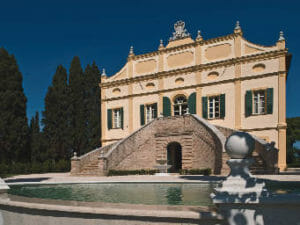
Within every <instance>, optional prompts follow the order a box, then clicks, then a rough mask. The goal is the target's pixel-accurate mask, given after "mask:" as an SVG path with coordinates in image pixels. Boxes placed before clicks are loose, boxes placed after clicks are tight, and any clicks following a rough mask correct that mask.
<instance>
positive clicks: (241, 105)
mask: <svg viewBox="0 0 300 225" xmlns="http://www.w3.org/2000/svg"><path fill="white" fill-rule="evenodd" d="M178 24H179V25H178ZM178 24H177V25H178V26H179V28H178V27H177V30H176V25H175V30H176V31H175V33H176V32H177V33H178V36H176V35H177V34H174V36H173V38H171V40H170V41H169V43H168V44H167V45H166V46H163V44H162V42H161V43H160V45H159V47H158V50H157V51H155V52H151V53H146V54H142V55H134V53H133V49H131V51H130V53H129V56H128V59H127V63H126V65H125V66H124V67H123V68H122V69H121V70H120V71H119V72H118V73H116V74H114V75H113V76H109V77H107V76H102V79H101V84H100V86H101V90H102V91H101V93H102V99H101V101H102V104H101V106H102V140H101V141H102V144H103V145H107V144H109V143H112V142H115V141H117V140H120V139H122V138H124V137H126V136H128V135H130V134H131V133H132V132H133V131H135V130H137V129H139V128H140V127H141V126H142V125H141V123H140V117H141V114H140V113H141V112H140V105H148V104H153V103H157V115H158V116H160V115H161V114H162V113H163V107H164V106H163V97H168V98H169V99H170V101H171V115H174V107H173V105H174V99H175V97H176V96H185V97H186V98H188V97H189V96H190V95H191V94H192V93H196V113H197V114H198V115H199V116H200V117H202V116H203V115H202V114H203V106H202V104H203V102H202V97H208V98H209V96H219V95H221V94H225V117H224V118H217V119H209V118H207V119H208V120H209V122H211V123H212V124H215V125H219V126H224V127H228V128H232V129H238V130H244V131H247V132H249V133H251V134H253V135H256V136H258V137H261V138H263V139H265V140H267V141H270V142H271V141H274V142H275V147H277V148H278V149H279V161H278V167H279V168H280V170H284V169H285V167H286V163H285V158H286V145H285V142H286V140H285V139H286V121H285V109H286V99H285V87H286V84H285V82H286V75H287V72H288V68H287V65H286V60H287V57H288V52H287V49H286V48H285V40H284V38H283V36H282V35H281V36H280V39H279V40H278V41H277V43H276V45H274V46H270V47H266V46H262V45H257V44H253V43H251V42H249V41H247V40H246V39H245V38H244V37H243V33H242V30H241V28H240V27H239V25H237V27H236V28H235V30H234V32H233V33H232V34H229V35H226V36H222V37H217V38H213V39H208V40H203V38H202V37H201V35H200V33H198V36H197V38H196V39H195V40H193V39H192V38H191V37H190V36H189V35H187V34H186V31H185V30H183V29H184V23H183V22H181V21H180V23H178ZM180 26H181V27H180ZM182 26H183V27H182ZM180 32H181V33H180ZM182 34H184V35H182ZM180 35H181V36H180ZM270 88H271V89H272V97H273V99H272V107H273V108H272V113H268V114H267V113H261V114H259V115H251V116H246V109H245V108H246V105H245V104H246V103H245V101H246V100H245V95H246V92H247V91H249V90H250V91H252V93H255V91H256V90H267V89H270ZM264 101H266V102H267V101H269V102H270V100H269V99H266V98H265V99H264ZM247 104H248V103H247ZM115 108H122V110H123V126H122V128H118V129H114V128H112V129H109V127H108V125H107V123H108V115H107V112H108V110H109V109H115Z"/></svg>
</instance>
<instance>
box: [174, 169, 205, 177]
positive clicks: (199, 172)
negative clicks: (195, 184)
mask: <svg viewBox="0 0 300 225" xmlns="http://www.w3.org/2000/svg"><path fill="white" fill-rule="evenodd" d="M179 173H180V174H181V175H205V176H209V175H210V174H211V169H210V168H205V169H190V170H187V169H183V170H180V172H179Z"/></svg>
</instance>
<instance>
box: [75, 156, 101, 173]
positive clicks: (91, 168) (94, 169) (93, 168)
mask: <svg viewBox="0 0 300 225" xmlns="http://www.w3.org/2000/svg"><path fill="white" fill-rule="evenodd" d="M98 174H99V160H98V159H95V160H93V161H91V162H90V163H89V164H87V165H84V166H83V167H82V169H81V171H80V173H79V174H78V175H79V176H92V175H95V176H96V175H98Z"/></svg>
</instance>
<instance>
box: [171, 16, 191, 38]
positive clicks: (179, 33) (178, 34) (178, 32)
mask: <svg viewBox="0 0 300 225" xmlns="http://www.w3.org/2000/svg"><path fill="white" fill-rule="evenodd" d="M184 27H185V22H183V21H182V20H179V21H177V22H176V23H175V24H174V30H175V32H173V36H172V37H170V41H175V40H178V39H182V38H186V37H190V36H191V35H190V33H187V30H186V29H185V28H184Z"/></svg>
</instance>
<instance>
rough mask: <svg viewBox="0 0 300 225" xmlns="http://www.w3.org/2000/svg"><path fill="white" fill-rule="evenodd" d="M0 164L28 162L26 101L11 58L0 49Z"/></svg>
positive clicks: (16, 69)
mask: <svg viewBox="0 0 300 225" xmlns="http://www.w3.org/2000/svg"><path fill="white" fill-rule="evenodd" d="M0 80H1V82H0V105H1V107H0V118H1V120H0V160H1V162H6V163H14V162H17V161H22V162H26V161H28V160H30V152H29V148H28V124H27V117H26V101H27V99H26V97H25V94H24V91H23V86H22V80H23V77H22V74H21V72H20V71H19V68H18V65H17V62H16V60H15V58H14V56H13V55H9V53H8V52H7V51H6V50H5V49H4V48H0Z"/></svg>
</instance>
